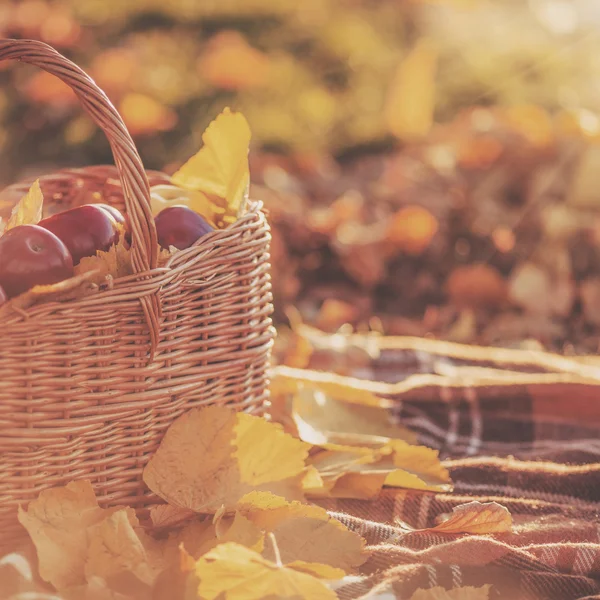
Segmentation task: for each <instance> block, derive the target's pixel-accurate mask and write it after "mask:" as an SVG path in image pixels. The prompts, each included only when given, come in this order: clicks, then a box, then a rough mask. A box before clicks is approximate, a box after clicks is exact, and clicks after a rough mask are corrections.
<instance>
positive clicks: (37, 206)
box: [5, 179, 44, 231]
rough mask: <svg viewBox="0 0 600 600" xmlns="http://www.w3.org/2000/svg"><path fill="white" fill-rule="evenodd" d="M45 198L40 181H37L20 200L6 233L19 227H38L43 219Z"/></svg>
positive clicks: (12, 213) (7, 225) (13, 211)
mask: <svg viewBox="0 0 600 600" xmlns="http://www.w3.org/2000/svg"><path fill="white" fill-rule="evenodd" d="M43 205H44V196H43V194H42V188H41V187H40V181H39V179H36V180H35V181H34V182H33V183H32V184H31V187H30V188H29V191H28V192H27V193H26V194H25V195H24V196H23V197H22V198H21V200H19V202H18V203H17V205H16V206H15V207H14V208H13V209H12V212H11V214H10V218H9V219H8V223H7V224H6V227H5V231H8V230H9V229H12V228H13V227H17V226H19V225H36V224H37V223H39V222H40V221H41V219H42V208H43Z"/></svg>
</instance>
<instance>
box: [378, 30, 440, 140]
mask: <svg viewBox="0 0 600 600" xmlns="http://www.w3.org/2000/svg"><path fill="white" fill-rule="evenodd" d="M437 63H438V52H437V50H436V49H435V47H434V46H433V44H432V42H431V41H430V40H428V39H424V38H422V39H420V40H419V41H418V42H417V44H416V45H415V47H414V48H413V49H412V50H411V51H410V52H409V53H408V55H407V56H406V57H405V58H404V60H403V61H402V62H401V63H400V65H399V66H398V70H397V71H396V74H395V76H394V79H393V80H392V84H391V87H390V89H389V91H388V96H387V99H386V106H385V117H386V122H387V125H388V128H389V130H390V131H391V132H392V133H393V134H394V135H395V136H397V137H399V138H401V139H409V140H410V139H415V138H420V137H422V136H424V135H426V134H427V133H428V132H429V130H430V129H431V125H432V123H433V111H434V108H435V76H436V71H437Z"/></svg>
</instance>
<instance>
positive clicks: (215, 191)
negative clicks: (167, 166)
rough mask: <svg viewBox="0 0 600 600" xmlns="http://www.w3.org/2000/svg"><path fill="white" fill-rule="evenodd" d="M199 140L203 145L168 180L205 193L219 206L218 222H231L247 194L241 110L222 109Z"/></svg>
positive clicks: (245, 139)
mask: <svg viewBox="0 0 600 600" xmlns="http://www.w3.org/2000/svg"><path fill="white" fill-rule="evenodd" d="M202 141H203V142H204V146H203V147H202V148H201V149H200V151H199V152H198V153H197V154H195V155H194V156H193V157H192V158H190V159H189V160H188V161H187V162H186V163H185V164H184V165H183V166H182V167H181V169H179V170H178V171H177V172H176V173H175V174H174V175H173V177H172V178H171V180H172V182H173V183H174V184H176V185H178V186H180V187H182V188H186V189H190V190H197V191H199V192H202V193H203V194H206V195H207V196H208V197H209V198H210V199H211V200H212V201H213V204H214V205H215V206H216V207H218V209H220V212H221V215H219V219H220V221H222V222H223V223H224V224H228V223H232V222H234V221H235V220H236V219H237V218H238V216H239V214H240V212H241V211H242V210H243V207H244V202H245V199H246V196H247V194H248V186H249V182H250V171H249V167H248V147H249V144H250V127H249V125H248V122H247V121H246V119H245V117H244V116H243V115H242V114H241V113H235V112H231V111H230V110H229V108H226V109H225V110H224V111H223V112H222V113H221V114H220V115H219V116H218V117H217V118H216V119H215V120H214V121H213V122H212V123H211V124H210V125H209V126H208V127H207V129H206V131H205V132H204V134H203V136H202ZM220 224H221V223H219V225H220Z"/></svg>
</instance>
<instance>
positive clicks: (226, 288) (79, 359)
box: [0, 40, 274, 548]
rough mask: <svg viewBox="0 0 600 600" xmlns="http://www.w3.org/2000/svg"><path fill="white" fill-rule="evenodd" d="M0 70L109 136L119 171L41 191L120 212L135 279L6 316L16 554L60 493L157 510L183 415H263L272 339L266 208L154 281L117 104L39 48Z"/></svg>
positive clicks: (3, 464) (4, 459)
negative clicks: (25, 519) (29, 74)
mask: <svg viewBox="0 0 600 600" xmlns="http://www.w3.org/2000/svg"><path fill="white" fill-rule="evenodd" d="M0 58H19V59H21V60H24V61H26V62H31V63H33V64H35V65H37V66H40V67H42V68H44V69H46V70H48V71H50V72H52V73H54V74H56V75H58V76H59V77H60V78H61V79H62V80H63V81H66V82H67V83H68V84H69V85H71V86H72V87H73V88H74V89H75V91H76V92H77V93H78V94H79V95H80V98H82V103H83V106H84V107H85V108H86V110H87V111H88V112H89V113H90V114H91V115H92V117H93V118H94V120H95V121H96V122H97V123H98V124H99V125H100V126H101V127H102V129H103V130H104V131H105V133H106V135H107V137H108V139H109V141H110V142H111V146H112V149H113V153H114V157H115V163H116V165H117V168H116V169H115V168H114V167H107V166H100V167H88V168H84V169H72V170H64V171H60V172H58V173H55V174H51V175H47V176H44V177H42V178H40V183H41V187H42V191H43V192H44V197H45V199H46V201H47V202H48V201H49V202H51V203H53V206H54V208H56V207H60V210H62V209H63V208H66V207H67V206H69V205H73V204H82V203H85V202H90V201H97V202H109V203H111V204H113V205H115V206H117V207H118V208H122V207H123V206H124V207H125V208H126V210H127V213H128V214H129V216H130V219H131V226H132V230H133V231H132V233H133V235H132V238H133V250H134V251H135V254H134V256H133V262H134V266H135V271H136V273H137V274H136V275H131V276H129V277H124V278H121V279H118V280H115V282H114V285H113V287H112V288H111V289H108V290H105V291H101V292H98V293H96V294H92V295H89V296H85V297H82V298H79V299H77V300H69V301H66V302H47V303H40V304H37V305H34V306H32V307H30V308H28V309H27V310H26V311H16V310H13V309H9V308H8V307H4V308H3V309H0V326H1V333H0V531H2V535H1V536H0V548H9V547H11V546H14V543H15V540H16V539H17V538H19V537H20V536H21V535H22V534H23V531H24V530H22V529H21V528H20V526H19V525H18V523H17V521H16V509H17V506H18V504H19V503H21V504H23V503H27V502H28V501H30V500H31V499H33V498H35V497H36V496H37V495H38V494H39V492H40V491H41V490H43V489H45V488H48V487H51V486H54V485H64V484H66V483H68V482H69V481H72V480H75V479H90V480H91V481H92V484H93V485H94V487H95V490H96V494H97V495H98V497H99V499H100V502H101V504H102V505H103V506H111V505H116V504H128V505H131V506H146V505H148V504H151V503H152V502H153V501H154V499H153V498H152V496H151V495H149V493H148V492H147V490H146V488H145V486H144V484H143V482H142V478H141V473H142V470H143V467H144V465H145V464H146V462H147V460H148V459H149V457H150V456H151V455H152V453H153V452H154V451H155V450H156V448H157V447H158V444H159V443H160V440H161V439H162V436H163V434H164V432H165V430H166V429H167V428H168V427H169V425H170V424H171V423H172V422H173V421H174V420H175V419H176V418H177V417H178V416H179V415H181V414H182V413H183V412H185V411H187V410H188V409H190V408H192V407H195V406H201V405H210V404H214V403H219V404H226V405H229V406H232V407H234V408H236V409H239V410H247V411H254V412H260V411H261V409H262V407H263V406H264V403H265V401H266V399H267V384H268V382H267V368H268V362H269V357H270V350H271V346H272V343H273V333H274V331H273V328H272V325H271V317H270V316H271V312H272V305H271V300H272V296H271V284H270V275H269V268H270V265H269V241H270V233H269V228H268V224H267V222H266V219H265V216H264V214H263V213H262V211H261V205H260V203H256V202H251V203H249V206H248V209H247V211H246V213H245V214H244V215H243V216H242V217H241V218H240V219H239V220H238V221H237V222H236V223H235V224H234V225H232V226H230V227H228V228H226V229H223V230H217V231H214V232H211V233H210V234H208V235H207V236H205V237H204V238H202V239H201V240H200V242H199V243H198V244H197V245H195V246H193V247H192V248H189V249H187V250H184V251H181V252H178V253H176V254H175V255H173V256H172V257H171V259H170V261H169V262H168V263H167V264H166V265H165V266H163V267H160V268H156V254H157V253H156V243H155V239H156V232H155V228H154V222H153V220H152V215H151V213H150V210H149V186H148V178H147V177H146V174H145V172H144V170H143V166H142V164H141V161H140V158H139V156H138V154H137V151H136V150H135V147H134V145H133V142H132V140H131V138H130V136H129V134H128V133H127V131H126V129H125V126H124V125H123V123H122V121H121V119H120V117H119V115H118V113H117V112H116V111H115V109H114V108H113V107H112V105H111V104H110V102H109V100H108V99H107V98H106V96H105V95H104V94H103V93H102V92H101V91H100V90H99V89H98V88H97V87H96V85H95V84H94V83H93V81H92V80H91V79H89V78H88V77H87V76H86V75H85V74H84V73H83V72H82V71H81V70H80V69H79V68H78V67H76V66H75V65H73V64H72V63H70V62H69V61H68V60H66V59H65V58H63V57H62V56H60V55H59V54H57V53H56V52H55V51H54V50H52V49H51V48H49V47H48V46H46V45H45V44H41V43H39V42H32V41H14V40H4V41H0ZM149 175H150V180H151V181H152V182H153V183H164V182H165V181H167V180H168V178H167V177H166V176H165V175H163V174H160V173H150V174H149ZM26 187H27V186H26V185H23V184H17V185H15V186H11V188H9V189H8V190H7V191H6V192H7V193H14V194H15V195H16V196H18V195H19V193H20V192H21V191H23V189H26ZM153 328H154V331H153ZM153 350H154V352H153ZM198 460H202V457H198Z"/></svg>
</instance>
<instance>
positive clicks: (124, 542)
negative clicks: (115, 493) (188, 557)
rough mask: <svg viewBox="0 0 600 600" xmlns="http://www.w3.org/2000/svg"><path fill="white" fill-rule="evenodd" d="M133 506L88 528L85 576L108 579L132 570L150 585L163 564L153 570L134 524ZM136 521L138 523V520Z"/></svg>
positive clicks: (133, 573) (137, 576) (138, 577)
mask: <svg viewBox="0 0 600 600" xmlns="http://www.w3.org/2000/svg"><path fill="white" fill-rule="evenodd" d="M130 510H131V509H128V510H125V509H121V510H118V511H117V512H115V513H113V514H112V515H110V516H108V517H106V518H105V519H103V520H102V521H100V522H99V523H96V524H95V525H93V526H91V527H89V528H88V530H87V536H88V545H87V559H86V564H85V574H86V578H87V579H89V578H91V577H93V576H97V577H101V578H103V579H109V578H110V577H114V576H116V575H119V574H122V573H131V574H132V575H134V576H135V577H136V578H137V579H139V581H141V582H143V583H146V584H151V583H152V582H153V581H154V579H155V577H156V576H157V575H158V572H159V569H160V566H162V565H160V566H159V567H158V568H157V569H154V568H153V566H152V565H151V560H150V557H149V556H148V553H147V549H146V548H145V547H144V544H143V543H142V540H141V539H140V536H139V535H138V533H137V532H136V531H135V530H134V528H133V526H132V515H131V514H130V513H129V511H130ZM133 523H134V524H136V525H137V522H136V520H135V519H133Z"/></svg>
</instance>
